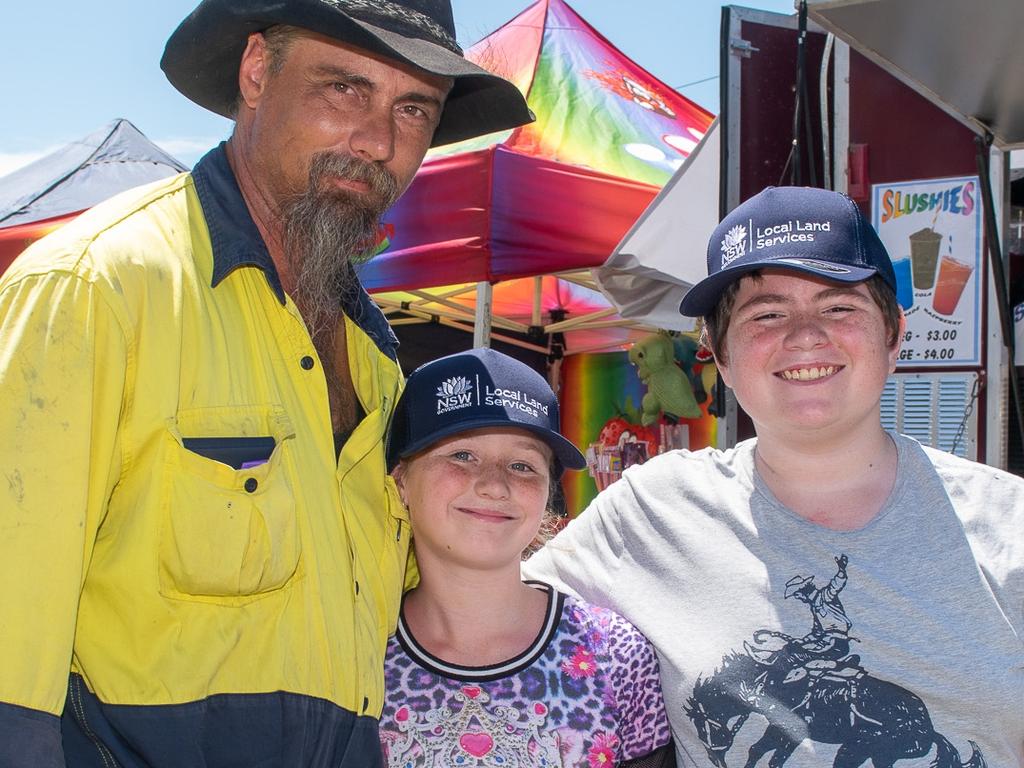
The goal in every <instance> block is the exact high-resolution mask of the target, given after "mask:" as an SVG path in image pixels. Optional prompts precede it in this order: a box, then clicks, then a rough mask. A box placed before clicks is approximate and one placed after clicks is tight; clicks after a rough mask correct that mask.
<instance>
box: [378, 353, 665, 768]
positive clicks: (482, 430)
mask: <svg viewBox="0 0 1024 768" xmlns="http://www.w3.org/2000/svg"><path fill="white" fill-rule="evenodd" d="M558 426H559V419H558V402H557V400H556V398H555V395H554V393H553V392H552V391H551V388H550V387H549V386H548V384H547V382H546V381H545V380H544V378H543V377H542V376H540V375H539V374H537V373H536V372H535V371H533V370H532V369H530V368H529V367H528V366H526V365H524V364H523V363H520V362H518V361H516V360H514V359H512V358H510V357H508V356H506V355H502V354H501V353H499V352H495V351H493V350H486V349H484V350H473V351H471V352H464V353H459V354H455V355H450V356H448V357H445V358H441V359H440V360H435V361H433V362H431V363H427V364H426V365H424V366H421V367H420V368H418V369H417V370H416V371H415V372H414V373H413V374H412V375H411V376H410V377H409V380H408V382H407V384H406V388H405V392H404V393H403V395H402V398H401V400H400V401H399V403H398V405H397V407H396V410H395V418H394V421H393V423H392V426H391V431H390V436H389V444H388V465H389V469H390V470H392V473H393V475H394V478H395V481H396V485H397V487H398V490H399V493H400V495H401V497H402V501H403V503H404V504H405V505H406V507H407V508H408V510H409V514H410V518H411V521H412V528H413V540H414V548H415V553H416V559H417V564H418V567H419V574H420V581H419V585H418V586H417V587H416V588H415V589H413V590H412V591H410V592H408V593H407V594H406V596H405V599H404V601H403V604H402V610H401V615H400V618H399V624H398V630H397V632H396V634H395V635H394V636H393V637H391V638H390V640H389V643H388V649H387V657H386V661H385V684H386V687H387V693H386V699H385V705H384V712H383V714H382V717H381V724H380V728H381V741H382V745H383V748H384V754H385V758H386V761H387V763H388V765H389V766H403V767H406V766H408V768H417V767H419V766H424V767H425V766H430V767H431V768H434V766H562V765H566V766H568V765H571V766H588V767H589V766H595V767H596V766H615V765H619V766H672V765H675V760H674V751H673V748H672V746H671V738H670V733H669V729H668V722H667V716H666V713H665V709H664V703H663V699H662V693H661V686H660V683H659V680H658V665H657V660H656V657H655V655H654V652H653V651H652V649H651V647H650V645H649V644H648V642H647V640H646V639H645V638H644V637H643V635H641V634H640V633H639V632H638V631H637V630H636V629H635V628H634V627H633V626H632V625H631V624H629V623H627V622H626V621H625V620H624V619H622V618H621V617H620V616H618V615H617V614H614V613H612V612H610V611H608V610H606V609H602V608H596V607H594V606H591V605H588V604H586V603H583V602H581V601H579V600H577V599H575V598H573V597H570V596H567V595H564V594H561V593H559V592H557V591H555V590H554V589H552V588H551V587H550V586H548V585H546V584H543V583H540V582H529V583H524V582H523V581H521V579H520V574H519V565H520V559H521V556H522V552H523V550H524V549H526V548H527V547H528V546H529V544H530V543H531V542H532V541H533V540H534V538H535V537H536V535H537V532H538V529H539V528H540V526H541V522H542V520H543V518H544V516H545V514H546V512H547V509H548V505H549V501H550V498H551V490H552V487H553V482H557V480H558V478H559V477H560V476H561V473H562V471H563V469H564V468H570V469H580V468H582V467H583V466H584V465H585V461H584V458H583V456H582V454H580V452H579V450H577V449H576V447H575V446H573V445H572V444H571V443H570V442H569V441H568V440H566V439H565V438H564V437H562V436H561V435H560V434H559V432H558Z"/></svg>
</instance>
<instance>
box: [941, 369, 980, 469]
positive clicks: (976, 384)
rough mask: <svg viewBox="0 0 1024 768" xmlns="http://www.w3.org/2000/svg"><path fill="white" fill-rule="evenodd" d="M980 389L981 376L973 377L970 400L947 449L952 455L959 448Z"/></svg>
mask: <svg viewBox="0 0 1024 768" xmlns="http://www.w3.org/2000/svg"><path fill="white" fill-rule="evenodd" d="M979 389H981V374H978V375H977V376H975V377H974V387H973V388H972V389H971V398H970V399H969V400H968V401H967V407H966V408H964V418H963V420H962V421H961V422H960V426H959V427H957V430H956V436H955V437H954V438H953V445H952V447H951V448H950V449H949V452H950V453H952V454H955V453H956V449H957V448H958V447H959V446H960V440H961V438H962V437H963V436H964V430H965V429H966V428H967V421H968V419H970V418H971V414H972V413H974V403H975V402H977V400H978V390H979Z"/></svg>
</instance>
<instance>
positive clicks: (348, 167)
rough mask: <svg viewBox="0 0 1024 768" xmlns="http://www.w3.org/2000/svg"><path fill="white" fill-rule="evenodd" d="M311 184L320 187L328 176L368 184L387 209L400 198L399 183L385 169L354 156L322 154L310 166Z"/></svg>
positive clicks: (334, 153)
mask: <svg viewBox="0 0 1024 768" xmlns="http://www.w3.org/2000/svg"><path fill="white" fill-rule="evenodd" d="M309 176H310V183H311V185H315V186H317V187H319V185H320V183H321V182H322V181H323V179H324V178H325V177H327V176H332V177H335V178H339V179H344V180H346V181H355V182H359V183H362V184H366V185H367V186H368V187H369V188H370V192H371V193H372V194H373V196H375V197H376V198H378V199H379V200H380V202H381V203H382V204H383V207H384V208H386V207H388V206H390V205H391V203H393V202H394V201H395V200H396V199H397V197H398V181H397V180H396V179H395V177H394V175H393V174H392V173H391V172H390V171H389V170H388V169H387V168H385V167H383V166H381V165H378V164H376V163H371V162H368V161H366V160H360V159H359V158H358V157H354V156H353V155H346V154H341V153H338V152H320V153H318V154H316V155H314V157H313V160H312V162H311V164H310V172H309Z"/></svg>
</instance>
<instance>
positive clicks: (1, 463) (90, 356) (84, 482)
mask: <svg viewBox="0 0 1024 768" xmlns="http://www.w3.org/2000/svg"><path fill="white" fill-rule="evenodd" d="M126 360H127V344H126V342H125V335H124V333H123V332H122V327H121V325H120V324H119V323H118V322H117V320H116V318H115V316H114V313H113V312H112V311H111V310H110V308H109V305H108V304H107V303H106V302H105V301H104V300H103V299H102V297H101V296H100V295H99V290H98V289H97V288H96V287H95V286H94V285H92V284H90V283H89V282H87V281H84V280H82V279H81V278H79V277H76V276H73V275H70V274H68V273H66V272H57V271H54V272H51V273H47V274H43V275H29V276H25V277H22V278H20V279H18V280H17V281H12V282H8V283H6V284H4V285H3V287H2V289H0V399H2V402H3V407H2V408H0V435H2V436H3V437H2V439H0V474H2V475H3V478H2V480H0V529H2V533H0V584H3V585H4V590H5V594H4V599H3V603H2V605H3V608H2V610H0V658H2V659H7V660H13V659H16V660H17V662H16V663H3V664H0V734H4V736H3V737H2V738H0V765H4V766H8V767H10V768H17V767H18V766H30V765H31V766H40V765H45V766H51V765H63V757H62V755H61V754H60V731H59V717H60V714H61V712H62V710H63V707H64V701H65V697H66V691H67V685H68V674H69V671H70V665H71V658H72V646H73V641H74V635H75V623H76V619H77V612H78V597H79V593H80V592H81V589H82V585H83V582H84V575H85V573H86V571H87V570H88V567H89V563H90V558H91V556H92V549H93V543H94V541H95V538H96V532H97V528H98V526H99V523H100V520H101V519H102V516H103V513H104V510H105V506H106V499H107V498H108V497H109V495H110V493H111V490H112V489H113V486H114V483H115V482H116V479H117V477H118V473H119V470H120V462H119V461H118V460H116V458H115V457H116V456H117V455H118V450H119V449H118V443H117V434H118V429H117V427H118V421H119V414H120V411H121V401H122V393H123V390H124V386H125V385H124V382H125V375H126V370H127V364H126Z"/></svg>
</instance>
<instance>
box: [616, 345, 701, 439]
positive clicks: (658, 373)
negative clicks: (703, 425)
mask: <svg viewBox="0 0 1024 768" xmlns="http://www.w3.org/2000/svg"><path fill="white" fill-rule="evenodd" d="M629 362H631V363H632V364H633V365H635V366H636V371H637V375H639V377H640V381H641V382H643V383H644V384H646V385H647V393H646V394H645V395H644V398H643V400H642V402H641V404H640V408H641V420H640V423H641V424H645V425H646V424H654V423H655V422H657V421H658V419H659V418H660V417H661V414H663V413H664V414H666V415H668V416H672V417H675V418H676V419H696V418H699V417H700V416H701V410H700V406H699V405H698V404H697V398H696V397H694V393H693V387H692V385H691V383H690V379H689V377H688V376H687V375H686V373H685V372H684V371H683V369H682V368H680V367H679V366H678V365H676V359H675V354H674V344H673V341H672V339H671V338H670V337H669V336H667V335H666V334H663V333H656V334H652V335H650V336H646V337H644V338H642V339H640V340H639V341H637V342H636V343H635V344H633V346H632V348H631V349H630V350H629ZM701 399H704V397H703V396H702V398H701Z"/></svg>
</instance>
